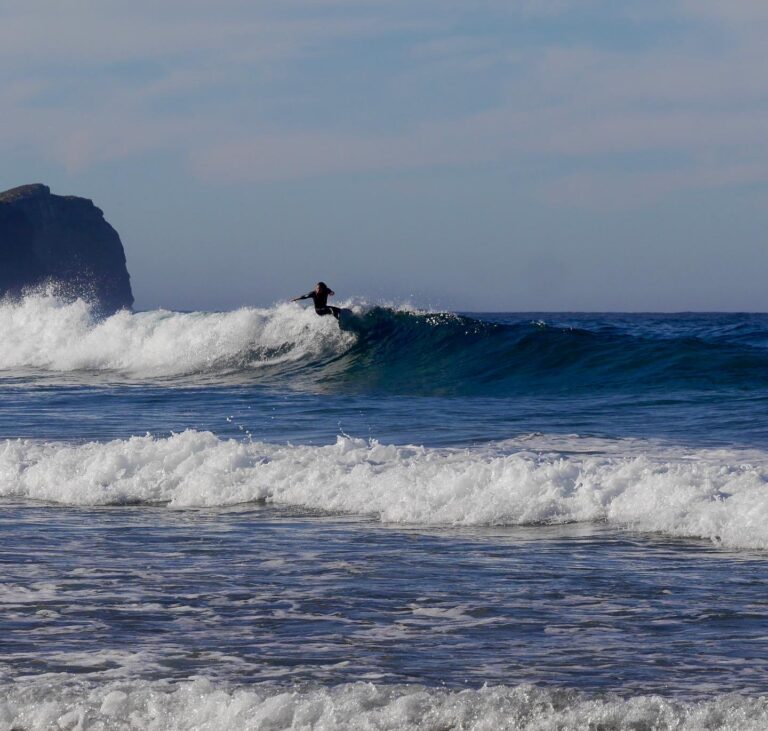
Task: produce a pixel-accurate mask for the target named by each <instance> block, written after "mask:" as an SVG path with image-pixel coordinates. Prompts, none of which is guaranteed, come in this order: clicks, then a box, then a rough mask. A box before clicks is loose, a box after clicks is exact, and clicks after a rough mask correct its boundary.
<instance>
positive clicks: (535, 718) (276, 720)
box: [0, 679, 768, 731]
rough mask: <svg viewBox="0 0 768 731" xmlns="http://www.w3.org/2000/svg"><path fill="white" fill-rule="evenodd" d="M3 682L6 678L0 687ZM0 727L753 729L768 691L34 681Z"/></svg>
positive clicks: (4, 709) (20, 686)
mask: <svg viewBox="0 0 768 731" xmlns="http://www.w3.org/2000/svg"><path fill="white" fill-rule="evenodd" d="M3 686H4V687H3ZM0 726H2V727H3V728H14V727H16V728H24V729H27V730H28V731H36V730H37V729H75V728H76V729H83V730H84V729H93V730H95V729H114V728H136V729H149V730H157V729H163V730H164V729H171V728H173V729H199V730H200V731H202V730H208V731H214V730H217V729H226V730H228V731H229V730H230V729H243V730H246V729H288V728H293V729H327V730H330V729H380V730H381V731H385V730H387V729H397V730H400V729H403V730H407V729H422V730H428V729H434V730H435V731H436V730H437V729H467V730H468V731H469V730H472V731H491V730H493V731H497V730H499V731H501V730H504V729H518V730H520V731H533V730H534V729H535V730H536V731H548V730H552V731H554V730H555V729H577V728H606V729H607V728H610V729H617V730H619V729H639V728H648V729H650V728H652V729H657V731H664V730H665V729H676V730H677V731H694V730H696V731H698V730H699V729H705V728H706V729H712V730H715V729H721V730H723V731H731V730H733V731H736V730H738V731H751V730H753V729H754V730H757V729H760V730H762V729H764V728H766V726H768V699H766V698H764V697H757V698H749V697H740V696H737V695H722V696H718V697H715V698H712V699H710V700H704V701H697V702H688V703H684V702H677V701H672V700H669V699H665V698H662V697H659V696H642V695H641V696H635V697H632V698H628V699H621V698H618V697H590V696H587V695H583V694H579V693H576V692H573V691H563V690H548V689H544V688H536V687H533V686H525V685H524V686H518V687H504V686H498V687H485V688H481V689H479V690H462V691H447V690H436V689H431V688H424V687H422V686H386V685H374V684H371V683H350V684H345V685H340V686H336V687H331V688H317V689H312V690H300V689H291V688H288V689H268V688H260V687H259V686H255V687H254V686H250V687H249V688H232V687H228V686H225V685H214V684H213V683H211V682H209V681H207V680H204V679H196V680H192V681H187V682H183V683H179V684H178V685H171V684H170V683H162V682H156V683H150V682H147V681H134V682H131V683H111V684H108V685H102V686H89V685H86V684H84V683H76V682H70V683H64V684H63V683H61V682H60V681H59V682H56V683H55V684H54V683H51V682H45V680H44V679H41V680H39V681H36V682H35V681H32V682H30V681H27V682H20V683H16V684H13V685H6V684H3V685H2V686H0Z"/></svg>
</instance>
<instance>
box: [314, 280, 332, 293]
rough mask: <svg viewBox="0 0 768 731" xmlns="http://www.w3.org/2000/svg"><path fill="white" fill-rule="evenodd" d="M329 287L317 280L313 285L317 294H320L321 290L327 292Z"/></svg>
mask: <svg viewBox="0 0 768 731" xmlns="http://www.w3.org/2000/svg"><path fill="white" fill-rule="evenodd" d="M329 291H330V289H329V288H328V285H327V284H326V283H325V282H318V283H317V284H316V285H315V292H317V293H318V294H322V293H323V292H329Z"/></svg>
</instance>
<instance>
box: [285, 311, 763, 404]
mask: <svg viewBox="0 0 768 731" xmlns="http://www.w3.org/2000/svg"><path fill="white" fill-rule="evenodd" d="M523 317H525V319H522V318H523ZM739 317H740V316H738V315H716V316H689V317H685V316H682V317H681V316H676V317H671V316H669V317H667V318H663V317H656V318H653V317H651V318H649V317H648V316H635V317H633V316H623V317H616V316H611V315H607V316H604V317H602V318H596V317H595V316H555V317H554V318H552V320H551V322H547V321H544V320H539V319H535V320H532V319H531V317H530V315H527V316H519V315H518V316H515V315H486V316H472V317H469V316H461V315H453V314H419V313H412V312H402V311H400V312H398V311H394V310H391V309H386V308H379V307H375V308H372V309H370V310H369V311H367V312H365V313H364V314H361V315H360V316H358V317H357V318H356V320H355V321H353V322H352V323H351V324H350V327H349V329H350V330H352V331H353V332H354V333H355V334H356V340H355V341H354V343H353V344H352V345H351V346H350V347H349V349H348V350H346V351H345V352H344V353H342V354H340V355H334V356H333V357H330V358H323V359H318V360H314V361H311V362H308V363H304V364H302V367H301V368H300V369H293V373H292V375H294V376H298V377H299V378H300V379H301V376H306V375H308V374H310V375H311V376H312V381H313V382H315V383H318V384H322V385H324V386H326V387H330V388H337V389H340V390H342V391H343V390H352V391H358V392H365V391H374V392H385V393H402V394H409V395H413V394H420V395H475V394H476V395H483V396H508V395H514V394H521V393H523V394H530V393H579V392H585V391H589V392H595V391H600V392H619V393H626V392H649V391H651V392H653V391H659V390H670V389H671V390H674V391H680V390H693V391H702V390H705V391H706V390H720V389H738V390H754V389H763V388H765V387H766V386H768V348H767V347H766V343H768V330H767V329H766V325H768V319H767V318H764V317H755V316H751V317H750V318H747V319H749V320H750V321H749V322H744V321H739ZM649 320H652V321H653V322H650V321H649ZM665 320H666V322H665ZM665 325H666V327H665Z"/></svg>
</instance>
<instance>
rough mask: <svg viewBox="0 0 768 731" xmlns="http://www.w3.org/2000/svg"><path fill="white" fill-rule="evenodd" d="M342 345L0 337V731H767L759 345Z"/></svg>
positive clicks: (65, 313) (108, 327)
mask: <svg viewBox="0 0 768 731" xmlns="http://www.w3.org/2000/svg"><path fill="white" fill-rule="evenodd" d="M355 311H356V316H355V318H354V319H353V320H352V322H351V324H350V325H349V326H348V328H347V330H345V331H339V330H338V327H337V325H336V323H335V322H333V321H332V320H331V318H322V319H321V318H316V317H315V316H314V315H313V314H312V313H309V312H306V311H302V310H300V309H299V308H298V307H293V306H291V307H287V306H282V307H278V308H273V309H271V310H240V311H237V312H233V313H171V312H160V311H158V312H150V313H139V314H136V315H128V314H126V313H123V314H122V315H118V316H116V317H115V318H111V319H110V320H108V321H99V320H97V319H95V318H94V317H93V316H92V315H91V314H90V312H89V310H88V308H87V307H86V306H84V305H82V303H79V304H78V303H76V304H66V303H62V302H58V301H56V300H54V299H51V298H45V297H40V298H37V299H33V298H30V300H28V301H25V302H24V303H16V304H13V303H6V304H5V305H3V306H2V307H0V325H2V327H3V328H4V329H5V332H6V337H5V338H4V339H5V343H6V345H5V346H4V350H5V352H4V353H2V354H0V398H1V399H2V401H1V402H0V403H2V409H0V439H2V440H3V442H2V444H0V500H2V502H3V510H2V515H1V517H0V564H1V565H2V574H1V575H0V577H1V578H0V605H1V606H2V615H0V617H1V619H0V684H2V686H3V688H4V693H5V698H6V700H5V701H4V705H3V702H0V726H2V724H3V723H7V724H8V726H9V727H10V725H12V724H14V723H15V724H19V725H20V727H25V728H46V727H49V726H50V725H52V724H53V722H54V721H56V723H59V720H57V719H61V718H64V719H65V721H66V722H67V723H69V721H67V719H70V720H71V719H75V721H77V720H78V719H79V722H81V724H82V725H81V727H83V728H88V727H93V728H98V727H100V726H99V724H100V723H101V724H107V725H106V726H104V727H110V724H112V726H113V727H119V725H120V724H121V723H123V724H128V723H129V721H128V719H130V718H133V722H135V723H137V724H139V726H141V724H144V725H145V726H146V727H151V722H152V718H155V720H157V718H160V716H152V713H160V711H157V710H155V711H151V708H150V706H151V703H161V705H162V704H163V703H165V704H166V706H167V707H166V706H163V710H162V713H164V714H167V715H166V716H163V718H165V719H166V721H167V722H168V723H170V724H171V725H176V726H178V727H194V725H195V722H194V721H193V719H192V717H191V716H188V715H185V714H188V713H191V711H189V708H187V707H186V705H185V703H186V702H185V703H182V704H181V705H178V704H177V705H174V703H176V701H175V700H173V699H174V698H177V696H178V694H184V693H192V691H190V690H189V689H190V688H194V693H193V695H195V697H197V698H202V699H203V701H200V702H201V703H203V705H205V704H207V705H205V707H206V708H207V709H208V710H207V711H205V712H206V713H209V714H212V715H211V719H212V720H210V719H209V721H210V724H211V725H209V726H208V727H210V728H217V727H220V728H227V727H233V726H232V725H231V723H232V721H231V718H230V720H229V721H225V720H224V719H225V715H226V714H225V711H226V713H230V712H233V711H232V709H231V707H230V706H227V709H229V710H226V709H224V710H222V708H223V707H222V706H221V703H222V702H223V701H222V700H221V699H222V698H226V699H228V700H227V701H226V703H230V704H235V700H234V699H237V698H240V701H238V702H239V703H240V706H238V708H239V709H240V710H239V711H238V713H241V714H242V715H241V716H240V717H239V718H240V722H242V723H246V721H247V722H248V723H251V724H252V725H253V727H260V726H259V724H263V725H264V727H265V728H266V727H283V726H285V727H287V726H290V724H291V723H298V721H297V719H300V718H303V716H301V714H302V713H305V714H307V713H308V714H309V715H308V716H306V718H307V719H309V720H308V721H307V724H308V725H309V726H310V727H312V726H318V727H320V726H322V723H321V720H322V718H321V715H322V714H321V715H317V714H318V713H320V711H317V712H316V711H311V712H310V711H309V710H307V709H308V708H315V709H317V708H319V707H320V706H318V705H317V704H320V705H321V706H322V707H323V708H324V709H325V711H323V712H330V711H328V709H329V708H331V709H332V710H333V713H335V714H337V715H336V716H334V717H335V719H336V721H335V723H333V724H331V727H336V726H338V727H351V728H354V727H356V725H357V724H358V723H360V724H362V723H363V718H366V719H369V716H366V715H365V714H369V713H374V712H375V713H379V714H380V715H379V716H376V718H378V721H377V722H378V723H379V724H380V726H379V727H381V728H390V727H391V728H398V727H408V726H409V724H410V725H412V726H413V727H414V728H415V727H418V725H419V724H420V723H422V722H423V723H422V727H426V728H432V727H435V728H437V727H440V728H445V727H463V728H471V727H474V726H473V723H474V724H476V725H477V726H476V727H478V728H480V727H482V726H481V723H482V722H483V719H485V722H489V721H488V719H490V718H494V719H496V721H495V724H496V727H505V725H506V726H507V727H509V728H513V727H520V728H522V727H526V724H527V723H528V724H530V727H531V728H533V727H534V726H535V724H536V723H539V724H540V726H535V727H542V728H543V727H550V726H546V723H550V724H554V725H552V726H551V727H558V728H571V727H572V728H577V727H580V726H583V725H588V724H589V723H593V724H595V723H598V722H601V723H608V721H606V718H609V719H613V720H612V721H611V723H613V725H612V726H611V725H610V724H609V725H608V726H605V727H610V728H623V727H628V728H629V727H632V728H645V727H652V726H653V724H654V723H655V724H657V725H656V726H655V727H658V728H667V727H669V728H672V727H686V728H688V727H690V728H696V727H701V726H700V725H701V724H703V723H704V720H703V719H705V718H706V723H707V724H708V726H707V727H710V728H748V727H754V728H760V727H762V726H761V724H764V722H765V721H766V719H767V718H768V701H767V700H766V694H768V597H767V595H766V592H765V577H766V567H767V565H766V557H767V556H768V553H766V551H767V550H768V528H766V527H765V524H766V523H767V522H768V521H767V519H768V514H766V512H768V510H767V509H768V496H765V493H766V492H768V484H766V483H768V419H767V418H766V417H768V398H767V394H768V392H767V390H766V387H767V386H768V315H754V314H690V315H687V314H682V315H615V314H588V315H587V314H568V313H566V314H552V313H534V314H531V313H524V314H514V313H493V314H473V313H467V314H451V313H442V314H441V313H431V314H430V313H419V312H415V311H407V310H391V309H387V308H383V307H357V308H356V310H355ZM135 437H140V438H141V439H138V440H137V439H135ZM201 679H204V682H205V683H208V685H206V686H204V687H203V686H199V685H194V684H195V683H201V682H203V680H201ZM189 683H192V684H193V685H189ZM362 683H365V684H366V685H362ZM367 684H370V685H367ZM486 686H487V687H490V688H493V689H495V690H493V691H492V692H491V691H489V690H488V689H487V687H486ZM200 688H202V690H200ZM483 688H486V689H485V690H483ZM462 689H469V691H468V692H470V695H462V694H461V693H460V691H461V690H462ZM286 692H287V693H290V694H293V695H291V696H290V697H291V699H292V700H291V701H290V704H289V703H288V701H287V700H285V698H288V696H285V695H281V694H285V693H286ZM217 693H218V694H219V695H217ZM222 693H223V694H225V695H221V694H222ZM237 693H241V694H242V693H246V694H251V695H246V696H237ZM419 693H421V694H422V695H421V696H418V697H419V698H421V700H418V702H417V701H415V700H413V698H415V697H416V695H418V694H419ZM536 693H543V694H545V695H544V696H542V697H541V698H539V696H535V694H536ZM174 694H176V695H174ZM313 694H314V695H313ZM318 694H320V695H318ZM371 694H374V695H375V696H376V699H375V700H373V699H372V698H373V696H372V695H371ZM414 694H416V695H414ZM445 694H447V695H445ZM532 694H534V695H532ZM734 694H735V695H734ZM654 696H657V698H655V699H654V698H653V697H654ZM178 697H180V696H178ZM184 697H186V696H184ZM158 698H160V699H161V700H160V701H159V700H158ZM243 698H247V699H248V701H247V703H246V702H245V701H243V700H242V699H243ZM318 698H321V699H322V702H321V701H320V700H318ZM343 698H346V699H347V701H349V699H350V698H351V699H352V700H353V701H354V704H353V705H354V708H355V709H356V710H354V711H350V710H348V709H349V708H350V706H348V705H345V703H347V701H344V702H342V700H343ZM542 698H543V700H542ZM51 699H53V700H51ZM152 699H154V700H152ZM169 699H170V700H169ZM532 699H533V700H532ZM150 701H151V702H150ZM45 703H49V706H46V705H45ZM51 703H52V704H53V705H50V704H51ZM226 703H225V705H226ZM265 704H266V705H265ZM269 704H272V705H269ZM286 704H288V705H286ZM302 704H303V705H302ZM408 704H415V705H413V706H412V707H411V705H408ZM419 704H421V705H419ZM531 704H533V705H531ZM628 704H629V705H628ZM632 704H635V705H632ZM406 705H407V706H408V709H409V710H408V712H407V713H405V711H403V708H405V706H406ZM182 706H184V709H182ZM267 706H269V709H271V710H269V712H267V711H265V708H266V707H267ZM277 706H279V712H278V711H275V710H274V708H276V707H277ZM288 706H290V707H288ZM596 708H599V709H601V710H599V711H598V710H595V709H596ZM345 709H347V710H345ZM436 709H439V714H443V715H442V716H440V718H441V719H443V720H442V721H440V723H443V724H444V725H442V726H440V725H439V724H438V725H434V723H437V722H436V721H434V719H435V718H437V716H436V715H435V714H438V710H436ZM632 709H634V710H632ZM198 710H199V709H198ZM196 712H197V711H196ZM200 712H201V713H202V712H203V711H200ZM73 713H74V714H75V715H71V714H73ZM131 713H133V714H134V715H133V716H131V715H130V714H131ZM270 713H272V714H273V716H269V714H270ZM313 713H315V715H314V716H313V715H312V714H313ZM403 713H405V715H403ZM632 713H634V714H635V716H634V717H632ZM52 714H53V715H52ZM56 714H58V715H56ZM67 714H70V716H67ZM249 714H250V715H249ZM264 714H266V715H264ZM274 714H277V715H274ZM281 714H282V715H281ZM297 714H298V715H297ZM345 714H346V715H345ZM408 714H410V715H408ZM430 714H431V715H430ZM439 714H438V715H439ZM446 714H447V715H446ZM452 714H453V715H452ZM462 714H463V715H462ZM467 714H469V715H467ZM585 714H586V715H585ZM590 714H593V715H590ZM594 714H597V715H594ZM600 714H604V715H600ZM605 714H607V715H605ZM697 714H698V715H697ZM702 714H703V715H702ZM468 718H469V719H470V720H469V721H468V720H467V719H468ZM632 718H635V721H636V722H637V723H639V724H640V725H635V726H632V723H633V722H634V721H632ZM248 719H250V720H248ZM270 719H271V720H270ZM276 719H277V720H276ZM280 719H282V720H280ZM430 719H432V720H430ZM446 719H447V720H446ZM472 719H474V720H472ZM638 719H639V720H638ZM369 720H370V719H369ZM198 721H199V719H198ZM257 721H258V722H257ZM433 722H434V723H433ZM62 723H63V722H62ZM73 723H74V721H73ZM270 723H272V724H273V726H269V724H270ZM430 723H433V725H430ZM557 723H560V724H561V725H560V726H556V724H557ZM676 723H677V724H678V726H675V724H676ZM281 724H282V725H281ZM462 724H463V725H462ZM515 724H517V725H515ZM642 724H645V725H642ZM685 724H688V726H686V725H685ZM299 725H300V724H299ZM65 726H66V724H65ZM126 727H127V726H126Z"/></svg>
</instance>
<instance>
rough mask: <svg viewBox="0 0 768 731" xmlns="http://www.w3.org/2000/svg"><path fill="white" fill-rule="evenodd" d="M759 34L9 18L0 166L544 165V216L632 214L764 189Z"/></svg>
mask: <svg viewBox="0 0 768 731" xmlns="http://www.w3.org/2000/svg"><path fill="white" fill-rule="evenodd" d="M573 13H577V14H578V17H577V18H576V19H575V20H573V19H572V18H571V15H572V14H573ZM590 13H591V14H592V16H590ZM590 17H593V19H594V21H595V23H594V25H595V29H594V31H592V32H591V35H590V34H589V33H586V32H585V31H584V30H583V26H584V22H583V21H584V19H585V18H587V19H589V18H590ZM606 17H608V18H609V19H610V20H611V22H613V23H624V24H625V26H626V32H627V33H632V32H633V28H634V27H635V26H638V25H639V26H640V27H641V30H642V29H643V28H645V26H643V24H644V23H645V24H648V28H645V29H644V30H643V33H642V38H643V42H642V43H627V44H626V47H625V48H617V46H616V44H615V43H614V42H612V39H611V38H610V31H611V29H610V28H609V29H608V30H604V31H601V30H600V23H601V22H603V21H604V20H605V19H606ZM569 19H571V20H572V21H573V22H572V25H573V26H574V27H577V28H579V29H580V30H579V32H578V33H575V32H574V33H572V34H570V35H569V32H568V30H569V28H570V27H571V26H570V25H569V22H571V21H570V20H569ZM529 22H533V23H534V25H533V26H531V27H530V28H529V27H528V26H527V25H526V23H529ZM622 27H624V26H622ZM766 35H768V6H766V5H765V3H763V2H751V1H749V0H732V1H731V2H728V3H722V2H715V1H714V0H696V1H695V2H694V1H693V0H679V2H674V3H662V2H650V3H648V4H645V5H644V6H643V13H642V14H638V10H637V8H632V7H630V4H624V3H616V4H610V3H605V2H598V1H597V0H596V1H595V2H591V3H572V2H567V1H566V0H562V1H553V2H547V3H539V2H537V3H533V2H531V3H520V4H513V5H510V4H508V3H501V2H492V1H490V0H489V1H488V2H483V3H480V4H479V5H478V6H477V7H476V8H475V9H474V10H473V11H472V12H471V13H469V12H468V11H467V8H466V5H465V4H463V3H458V2H453V1H452V0H447V1H446V2H444V3H437V2H427V3H424V4H419V6H418V8H416V7H415V6H414V5H413V4H411V3H405V2H399V1H396V0H393V1H392V2H383V1H380V0H367V1H366V2H358V1H356V2H354V3H353V2H344V1H343V0H291V1H290V2H281V3H278V2H265V3H260V4H258V6H256V7H255V6H254V4H253V3H250V2H245V1H244V0H225V1H223V2H221V3H217V4H216V5H215V6H214V5H213V4H211V3H208V2H202V1H197V0H193V1H191V2H180V1H177V0H172V1H170V2H167V3H163V4H157V3H149V2H148V0H139V1H138V2H135V3H131V4H130V5H128V4H125V3H117V2H99V3H96V2H82V3H65V4H60V5H55V6H51V4H50V3H42V2H34V1H33V2H25V3H18V2H15V1H12V2H10V3H8V4H7V7H6V8H5V9H4V11H3V16H2V22H0V60H1V61H3V62H4V67H5V71H4V72H1V73H0V103H2V110H3V111H2V115H3V119H2V122H3V123H2V126H1V127H0V149H18V148H19V147H25V148H29V149H35V151H36V153H37V154H39V155H42V156H47V157H49V158H51V159H55V160H57V161H59V162H61V163H63V164H65V165H67V166H69V167H70V168H75V169H77V168H83V167H87V166H90V165H95V164H99V163H102V162H105V161H109V160H116V159H117V160H119V159H126V158H130V157H132V156H135V155H138V154H145V153H147V152H151V151H159V150H162V151H170V152H173V153H175V154H177V155H178V156H179V157H180V158H181V159H186V160H187V161H188V164H189V166H190V168H191V170H192V171H193V172H194V173H195V174H196V175H198V176H200V177H202V178H205V179H207V180H213V181H223V182H231V181H265V180H278V179H281V180H284V179H293V178H302V177H307V176H322V175H329V174H333V175H339V174H345V173H350V172H355V173H357V172H361V171H371V172H375V171H388V170H396V169H413V168H419V167H425V168H428V167H440V166H472V165H477V164H484V165H485V164H489V163H492V164H495V165H500V166H508V167H509V168H510V169H512V170H521V171H522V170H524V169H525V165H528V164H536V165H541V164H542V163H546V164H547V166H548V169H549V170H550V171H551V172H550V173H549V176H550V178H549V183H547V184H545V185H544V187H543V188H542V195H543V196H544V197H545V198H546V199H547V200H553V201H558V202H560V203H561V204H565V203H567V204H575V205H593V204H601V203H603V202H604V201H605V200H606V199H607V198H610V199H611V200H615V201H617V204H618V201H619V199H620V198H621V197H622V195H623V196H624V197H625V199H626V201H625V202H628V203H630V204H631V202H632V201H637V200H640V199H643V200H648V199H650V198H652V197H653V196H654V195H669V194H671V193H674V192H675V191H680V190H689V189H693V188H697V187H702V186H712V185H718V186H738V185H745V184H755V183H764V182H768V154H766V153H765V152H763V148H764V147H765V145H764V141H765V134H766V132H765V130H766V125H768V92H766V89H768V65H766V63H765V58H764V57H765V48H766V47H768V44H766V43H765V41H766V40H768V39H767V38H766ZM376 58H380V60H378V61H377V60H376ZM148 62H151V64H152V65H151V67H150V68H149V70H148V71H146V70H145V72H143V73H139V72H137V73H135V74H131V64H134V63H135V64H147V63H148ZM139 70H141V69H139ZM62 85H66V87H67V88H68V89H69V90H70V91H69V93H67V94H64V95H62V94H61V93H60V89H61V87H62ZM640 155H642V156H644V158H643V161H642V164H639V163H638V162H637V159H636V157H635V156H640Z"/></svg>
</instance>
